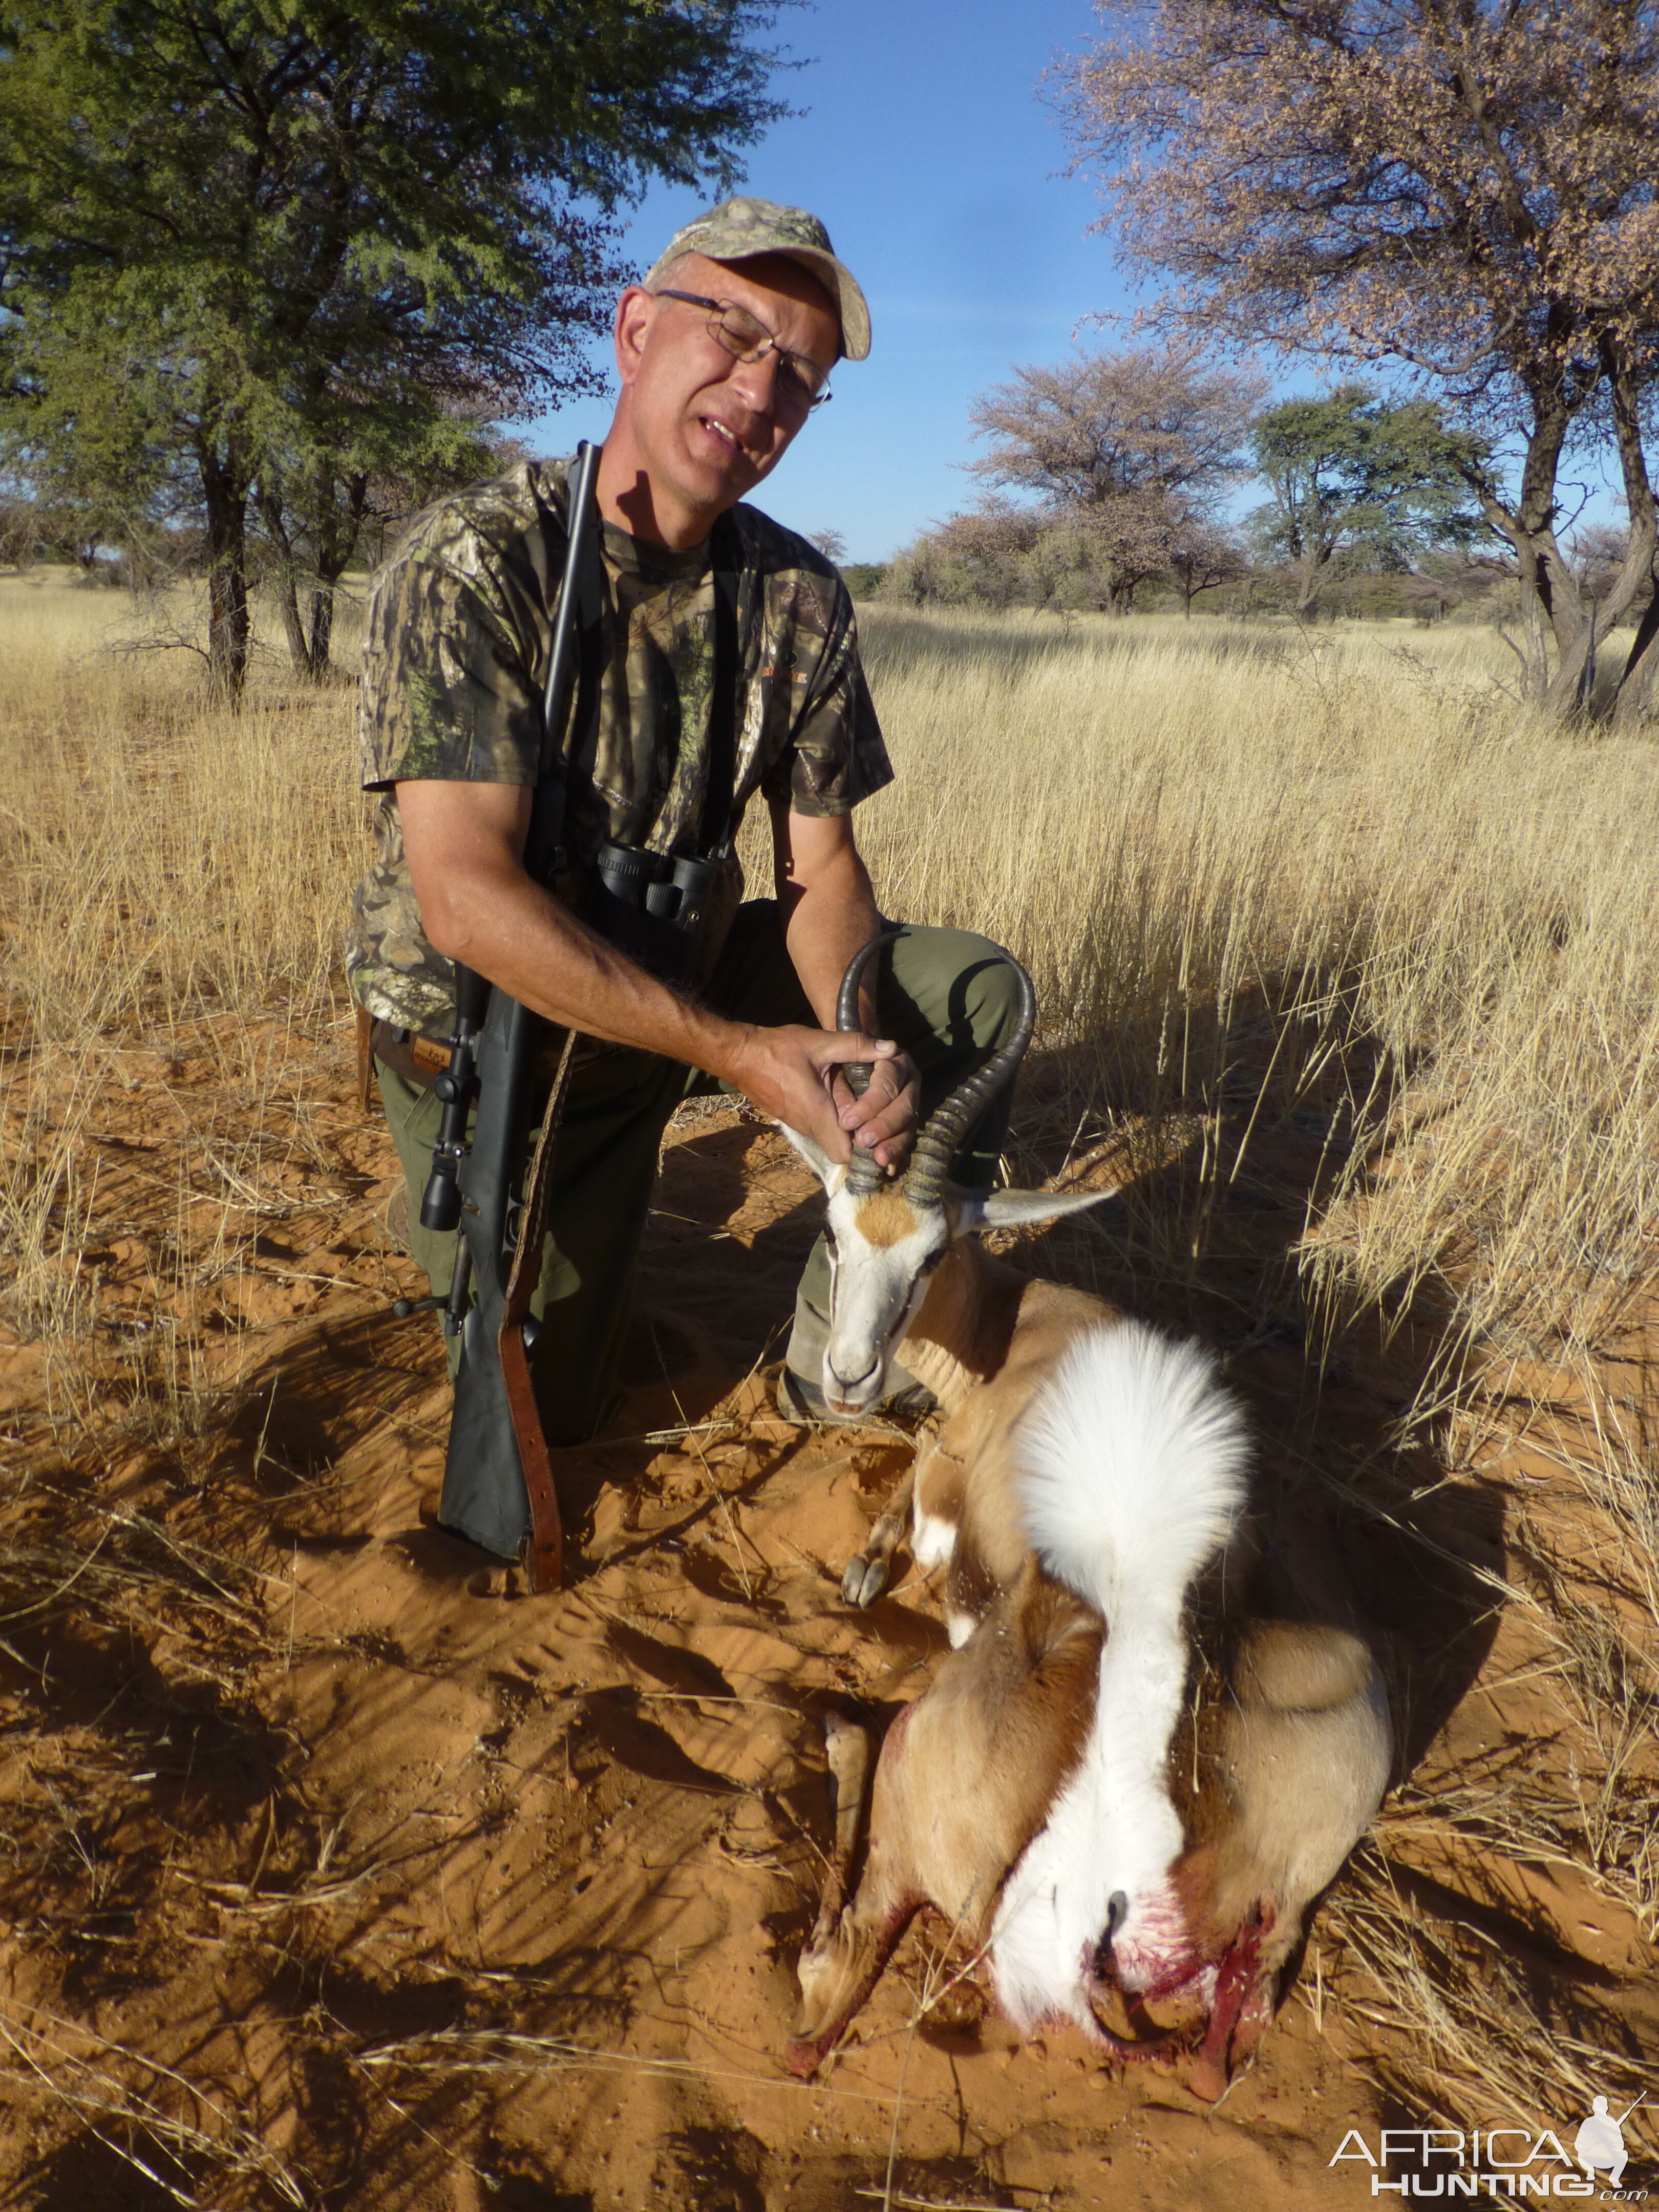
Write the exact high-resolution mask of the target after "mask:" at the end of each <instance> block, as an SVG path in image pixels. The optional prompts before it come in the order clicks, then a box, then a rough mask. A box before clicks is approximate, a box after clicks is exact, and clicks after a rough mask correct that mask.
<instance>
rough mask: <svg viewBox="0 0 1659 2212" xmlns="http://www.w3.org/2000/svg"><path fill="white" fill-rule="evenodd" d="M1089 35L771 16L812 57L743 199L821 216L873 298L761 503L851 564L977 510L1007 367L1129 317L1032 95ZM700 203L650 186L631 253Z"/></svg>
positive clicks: (908, 13) (880, 0)
mask: <svg viewBox="0 0 1659 2212" xmlns="http://www.w3.org/2000/svg"><path fill="white" fill-rule="evenodd" d="M1093 27H1094V17H1093V15H1092V14H1091V10H1090V9H1089V8H1088V6H1087V4H1086V0H956V4H954V5H951V4H947V0H823V5H822V6H820V7H817V8H811V7H805V8H799V9H790V10H788V11H787V12H786V13H785V14H784V15H783V16H782V17H781V20H780V23H779V27H778V39H779V42H780V43H781V45H783V46H786V47H787V49H788V50H789V52H791V53H792V54H793V56H795V57H796V58H799V59H801V60H802V61H804V62H805V63H806V64H807V65H806V66H805V67H804V68H801V69H799V70H792V71H788V72H785V73H783V74H781V76H778V77H777V78H776V79H775V81H774V82H775V89H776V91H777V93H778V94H779V95H780V96H781V97H782V98H783V99H785V100H787V101H788V102H789V103H790V105H791V106H794V107H796V108H799V109H800V110H802V111H803V112H801V113H799V114H798V115H796V116H794V117H792V118H789V119H787V120H786V121H784V122H781V123H779V124H777V125H775V126H774V127H773V129H772V130H771V131H769V133H768V134H767V136H766V137H765V138H764V139H763V141H762V142H761V143H759V144H758V145H757V146H756V147H754V148H752V149H750V155H749V161H748V175H747V179H746V180H745V184H744V189H745V190H748V191H754V192H758V193H760V194H763V196H764V197H766V198H768V199H778V200H787V201H790V202H792V203H793V204H795V205H797V206H804V207H810V208H811V209H812V210H813V211H814V212H815V213H816V214H817V215H819V216H822V217H823V221H824V222H825V223H826V224H827V225H828V226H829V234H830V237H831V238H832V239H833V240H834V241H835V246H836V252H837V253H838V254H840V256H841V257H842V259H843V260H844V261H845V262H846V263H847V264H848V267H849V268H850V269H851V270H853V272H854V275H855V276H857V277H858V280H859V282H860V284H861V285H862V286H863V287H864V290H865V293H866V296H867V298H868V300H869V302H870V315H871V324H872V347H871V353H870V358H869V360H868V361H866V362H842V365H841V367H840V368H839V369H838V370H837V371H836V378H835V383H834V390H835V395H836V396H835V398H834V399H833V401H832V402H831V403H830V404H829V406H827V407H823V408H821V409H820V410H818V412H817V414H816V415H815V416H814V417H813V418H812V420H811V422H809V423H808V424H807V426H806V428H805V429H804V430H803V431H802V433H801V435H800V436H799V439H798V440H797V441H796V443H795V445H794V447H793V449H792V450H791V452H790V453H788V454H787V456H786V458H785V459H784V460H783V461H782V463H781V465H780V466H779V467H778V469H777V471H776V472H775V474H774V475H773V476H772V477H770V478H769V480H768V482H767V483H765V484H764V485H763V487H762V489H761V491H760V493H759V495H758V501H757V503H758V504H760V505H762V506H763V507H767V508H768V509H769V510H770V511H771V512H772V513H775V514H776V515H777V517H778V518H779V520H781V521H784V522H787V523H789V524H790V525H791V526H793V527H794V528H796V529H799V530H805V531H815V530H820V529H825V528H829V529H834V530H838V531H839V532H841V533H842V537H843V538H845V539H846V541H847V549H848V558H849V559H850V560H854V561H860V560H865V561H876V560H882V559H884V558H885V557H886V556H888V555H889V554H890V553H891V552H892V551H893V550H895V549H896V547H897V546H899V545H902V544H904V543H905V541H906V540H907V539H908V538H912V537H914V536H915V533H916V532H917V531H919V530H921V528H923V527H924V526H926V525H927V523H929V522H931V521H935V520H942V519H943V517H944V516H945V515H946V514H948V513H951V512H952V510H953V509H955V508H957V507H963V506H966V505H968V504H969V502H970V501H972V500H973V499H974V498H975V495H976V492H977V489H978V486H977V483H976V480H975V479H974V478H973V477H966V476H964V475H963V473H962V471H961V470H960V468H959V467H958V466H956V465H954V464H958V463H960V462H962V461H963V460H964V459H969V457H970V456H971V455H972V453H974V452H975V447H974V446H973V445H972V444H971V442H970V440H969V422H968V403H969V400H970V399H971V398H973V396H974V394H975V392H982V391H983V390H984V389H985V387H986V386H987V385H989V384H994V383H996V382H998V381H1000V380H1002V379H1004V378H1006V375H1007V374H1008V371H1009V368H1010V367H1011V365H1012V363H1013V362H1044V361H1057V360H1060V359H1061V358H1062V357H1063V356H1065V354H1066V351H1067V350H1068V349H1069V348H1070V346H1071V344H1072V343H1073V331H1075V330H1076V328H1077V326H1078V325H1079V323H1080V322H1082V321H1083V320H1084V319H1085V317H1087V316H1089V315H1091V314H1092V313H1097V312H1099V311H1101V310H1103V309H1105V310H1110V309H1114V308H1122V307H1124V306H1125V305H1126V304H1132V303H1129V302H1127V298H1126V294H1125V292H1124V289H1123V285H1122V283H1121V278H1120V276H1118V274H1117V272H1116V271H1115V268H1114V265H1113V260H1112V255H1111V251H1110V246H1109V241H1108V240H1106V239H1104V238H1103V237H1101V236H1098V235H1091V234H1090V233H1089V226H1090V224H1091V222H1092V221H1093V220H1094V218H1095V216H1096V215H1097V212H1098V208H1097V202H1096V199H1095V196H1094V191H1093V188H1092V187H1091V185H1089V184H1088V182H1087V181H1086V180H1085V179H1081V178H1068V177H1066V176H1065V175H1064V174H1063V173H1062V172H1063V171H1064V168H1065V166H1066V142H1065V139H1064V137H1063V136H1062V134H1061V131H1060V126H1059V124H1058V121H1057V120H1056V118H1055V117H1054V113H1053V112H1052V111H1051V110H1050V109H1049V108H1048V106H1045V105H1044V104H1043V102H1042V99H1041V98H1040V96H1039V93H1038V80H1039V78H1040V77H1041V76H1042V73H1043V71H1044V70H1045V69H1046V68H1047V67H1048V64H1050V62H1051V61H1053V60H1054V58H1055V56H1056V55H1057V54H1059V53H1060V52H1063V51H1065V50H1067V49H1073V50H1074V49H1075V48H1076V47H1077V46H1079V43H1080V42H1081V41H1082V40H1085V39H1086V38H1087V37H1088V36H1089V35H1090V33H1091V30H1092V29H1093ZM706 197H707V195H704V194H701V193H698V192H693V191H682V190H671V189H668V188H665V187H664V188H659V189H657V190H653V191H652V192H651V193H650V194H649V195H648V196H647V198H646V200H645V201H644V203H643V204H642V205H641V208H640V210H639V211H638V213H637V214H636V215H635V217H634V220H633V222H632V224H631V227H630V228H629V234H628V238H627V241H626V250H627V251H628V252H630V253H632V254H633V255H634V256H635V258H636V259H637V260H638V261H639V262H640V264H641V265H645V264H649V263H650V262H651V261H652V260H653V259H654V258H655V257H656V255H657V253H658V252H659V250H660V248H661V247H662V246H663V245H664V244H665V243H666V241H667V239H668V237H669V236H670V234H671V233H672V232H673V231H674V230H675V229H676V228H678V225H679V224H680V223H682V222H684V221H685V220H686V219H687V217H688V216H690V215H691V214H692V213H693V212H694V211H695V210H696V208H697V207H699V206H700V205H702V204H704V201H705V198H706ZM1087 335H1088V333H1087V332H1086V331H1085V338H1086V337H1087ZM605 358H606V360H607V361H608V359H609V354H608V349H606V352H605ZM609 412H610V410H609V406H608V404H605V403H603V402H600V401H597V400H585V401H579V402H577V403H575V404H572V405H570V406H568V407H565V408H561V409H559V410H556V411H555V412H553V413H551V414H549V415H546V416H543V417H541V418H540V420H538V422H536V423H534V424H533V425H532V426H530V428H528V430H527V431H526V433H524V435H526V436H527V437H528V439H529V441H530V443H531V444H532V446H533V447H535V449H536V450H538V452H544V453H559V452H564V451H568V448H569V447H571V446H572V445H573V444H574V442H575V441H576V439H578V438H579V437H586V436H596V435H599V434H600V433H602V432H603V430H604V428H605V423H606V422H607V421H608V419H609Z"/></svg>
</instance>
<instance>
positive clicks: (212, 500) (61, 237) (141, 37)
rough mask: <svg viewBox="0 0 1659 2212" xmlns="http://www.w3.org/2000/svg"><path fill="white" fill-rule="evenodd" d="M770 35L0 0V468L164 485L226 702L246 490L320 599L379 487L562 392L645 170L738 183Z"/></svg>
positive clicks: (234, 652)
mask: <svg viewBox="0 0 1659 2212" xmlns="http://www.w3.org/2000/svg"><path fill="white" fill-rule="evenodd" d="M771 21H772V11H771V9H770V7H769V5H768V4H767V0H720V4H719V5H708V4H706V0H528V4H527V5H516V4H514V5H509V4H506V3H505V0H419V4H417V0H354V4H353V6H352V7H350V8H349V9H342V8H339V7H337V6H336V5H334V4H333V0H234V4H233V0H0V458H9V459H10V461H11V463H12V465H14V466H17V467H20V468H21V469H23V470H25V471H31V472H33V473H35V474H37V475H39V476H40V477H42V478H44V479H50V478H51V477H52V476H53V475H54V474H59V475H61V474H64V473H66V472H73V473H78V474H79V475H81V476H83V477H94V478H95V479H97V480H99V481H101V482H105V483H118V485H119V486H120V487H121V489H122V492H123V495H124V498H125V501H126V503H127V506H128V507H129V509H130V511H131V512H134V513H149V512H150V511H151V509H152V507H153V506H154V505H155V502H157V501H164V500H165V499H166V498H167V496H169V495H173V494H176V489H177V485H178V482H179V478H180V477H181V476H183V477H186V478H187V479H188V481H189V483H190V485H191V489H192V490H193V493H194V495H195V497H196V500H197V502H198V503H199V507H200V510H201V513H202V516H203V520H204V529H205V536H206V543H207V565H208V578H209V599H210V621H209V641H210V662H211V665H212V669H213V671H214V675H215V678H216V681H217V682H218V683H219V684H221V686H222V688H224V689H225V690H228V691H229V692H232V693H234V692H235V691H237V690H239V689H240V684H241V682H242V679H243V676H244V672H245V670H246V656H247V641H248V611H247V544H246V539H247V528H248V513H249V504H250V500H251V499H252V497H253V496H254V495H256V494H258V503H259V506H260V507H261V509H262V511H263V513H264V517H265V520H266V523H267V526H268V527H269V528H272V529H275V528H276V526H277V524H278V522H279V521H281V523H282V526H283V530H284V531H285V532H287V533H288V538H289V549H290V551H292V550H294V547H295V542H296V536H297V537H298V538H307V534H308V541H309V546H310V557H311V558H312V561H313V567H314V568H315V571H316V573H317V574H318V575H319V578H321V579H324V580H326V578H327V572H328V569H329V568H330V566H331V565H332V564H333V562H335V561H336V560H337V559H338V558H340V557H341V554H340V549H341V546H342V545H343V544H347V545H348V546H349V541H350V539H351V537H352V534H353V532H354V530H355V527H356V522H357V520H359V518H360V515H361V511H362V503H361V493H362V486H363V485H364V483H366V482H367V481H368V480H369V479H371V478H372V477H373V476H374V473H375V471H377V470H383V469H385V468H386V467H388V466H390V465H393V464H394V463H395V461H396V459H397V458H398V456H399V455H400V454H408V453H410V452H413V453H416V454H417V455H419V456H420V458H421V465H428V464H430V463H435V462H441V459H442V455H443V452H444V450H445V448H446V446H447V444H452V445H453V441H454V439H455V436H456V435H457V434H458V432H459V433H470V431H471V428H473V427H474V426H476V424H477V422H479V421H480V420H482V419H487V418H489V417H490V416H500V415H501V414H505V413H508V412H520V411H523V410H526V409H527V408H528V407H530V406H532V404H536V403H538V402H544V401H546V400H548V399H550V398H553V397H556V396H557V395H558V394H560V393H562V392H570V391H574V390H579V389H582V388H585V387H586V386H587V385H588V383H589V380H590V372H589V371H588V369H587V368H586V362H585V357H584V355H583V352H582V343H581V342H582V340H583V339H584V338H585V337H586V336H587V335H588V334H589V333H590V332H592V331H596V330H598V329H599V328H600V327H602V325H603V321H604V317H605V307H606V303H607V297H608V295H609V293H610V292H611V289H613V288H614V286H615V285H616V283H617V282H618V281H619V279H620V277H621V276H622V275H623V273H624V272H623V271H622V270H620V269H619V267H618V265H617V261H616V258H615V253H614V237H615V234H614V231H613V230H612V228H611V226H610V224H609V223H608V222H607V221H606V219H605V218H606V215H607V212H608V211H609V210H612V209H614V208H615V207H616V205H617V204H618V202H619V201H621V200H623V199H625V198H627V197H631V196H634V195H635V194H637V192H638V191H639V190H640V189H641V188H642V185H643V183H644V181H645V180H646V179H647V178H648V177H650V176H651V175H653V174H657V175H662V176H667V177H671V178H674V179H679V180H682V181H693V180H695V179H699V178H703V177H707V178H709V179H714V180H715V181H717V182H719V183H720V184H722V185H727V184H729V183H731V182H732V180H733V178H734V176H735V155H734V150H733V149H736V148H737V147H738V146H740V145H742V144H744V143H746V142H747V141H749V140H750V139H751V138H752V137H754V135H755V134H756V132H757V130H758V129H759V128H760V127H761V126H762V125H763V124H764V123H765V122H766V121H768V120H769V119H770V118H771V117H773V116H774V115H775V114H776V113H777V112H779V111H778V110H777V108H776V106H775V105H774V104H773V103H771V102H769V100H767V99H765V98H764V97H763V88H764V82H765V74H766V69H767V66H768V63H769V56H768V55H767V54H766V53H764V52H762V51H761V50H760V49H758V48H757V46H755V44H754V43H753V40H754V39H755V36H756V34H757V33H758V32H759V31H761V30H763V28H765V27H767V26H769V23H770V22H771ZM290 522H291V523H292V524H293V527H292V528H290V526H289V525H290ZM278 542H279V544H280V542H281V541H280V538H279V541H278ZM336 573H337V570H336Z"/></svg>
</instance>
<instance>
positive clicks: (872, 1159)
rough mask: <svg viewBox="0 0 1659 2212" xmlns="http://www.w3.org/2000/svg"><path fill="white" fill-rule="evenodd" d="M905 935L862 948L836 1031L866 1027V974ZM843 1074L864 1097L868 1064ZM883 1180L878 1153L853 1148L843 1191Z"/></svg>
mask: <svg viewBox="0 0 1659 2212" xmlns="http://www.w3.org/2000/svg"><path fill="white" fill-rule="evenodd" d="M903 934H904V932H903V931H902V929H888V930H884V931H883V933H881V935H880V936H879V937H872V939H870V942H869V943H868V944H867V945H860V947H859V949H858V951H856V952H855V953H854V955H853V957H852V958H851V959H850V960H849V961H848V963H847V973H846V974H845V975H843V976H842V979H841V996H840V997H839V998H838V999H837V1000H836V1028H837V1029H839V1030H861V1029H862V1028H863V1027H864V1023H863V1021H862V1019H861V1018H860V1014H859V986H860V983H861V982H862V981H864V971H865V969H866V968H867V967H868V966H869V965H870V963H871V962H872V960H873V959H874V958H875V957H876V956H877V954H878V952H879V951H881V948H882V946H883V945H890V944H891V943H892V941H893V939H895V938H896V937H902V936H903ZM842 1074H843V1075H844V1076H845V1077H846V1078H847V1087H848V1090H849V1091H851V1092H852V1094H853V1096H854V1098H862V1097H863V1096H864V1091H865V1086H866V1084H867V1083H868V1082H869V1080H870V1063H869V1061H868V1060H851V1061H849V1062H848V1065H847V1066H845V1067H843V1068H842ZM882 1179H883V1178H882V1171H881V1168H880V1166H879V1164H878V1162H877V1159H876V1156H875V1154H874V1153H873V1152H866V1149H865V1148H864V1146H862V1145H854V1147H853V1157H852V1158H851V1159H849V1160H848V1163H847V1182H846V1184H845V1186H844V1188H847V1189H848V1190H851V1191H856V1192H859V1193H860V1194H862V1193H864V1192H866V1191H871V1190H874V1189H875V1188H876V1187H877V1185H878V1183H880V1182H881V1181H882Z"/></svg>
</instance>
